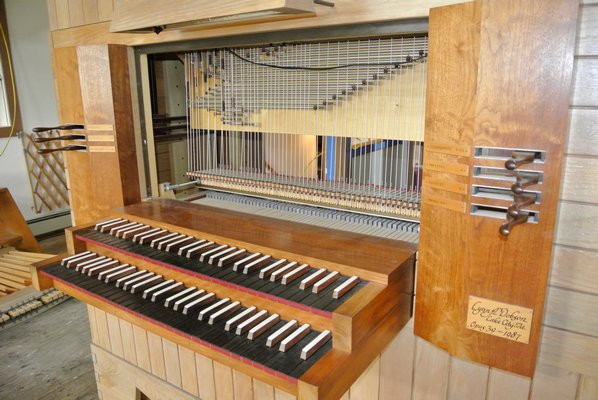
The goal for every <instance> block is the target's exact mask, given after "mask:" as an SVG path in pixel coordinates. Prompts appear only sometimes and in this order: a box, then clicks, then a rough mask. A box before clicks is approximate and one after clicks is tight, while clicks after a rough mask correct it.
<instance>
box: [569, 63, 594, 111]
mask: <svg viewBox="0 0 598 400" xmlns="http://www.w3.org/2000/svg"><path fill="white" fill-rule="evenodd" d="M571 105H572V106H594V107H596V106H598V59H596V58H579V59H577V60H576V63H575V70H574V78H573V91H572V94H571Z"/></svg>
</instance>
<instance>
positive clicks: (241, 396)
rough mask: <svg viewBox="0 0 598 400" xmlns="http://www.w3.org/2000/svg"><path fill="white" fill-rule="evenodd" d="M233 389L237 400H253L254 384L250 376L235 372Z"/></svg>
mask: <svg viewBox="0 0 598 400" xmlns="http://www.w3.org/2000/svg"><path fill="white" fill-rule="evenodd" d="M233 387H234V391H235V400H253V383H252V382H251V377H250V376H249V375H247V374H244V373H242V372H239V371H236V370H233ZM256 400H257V399H256Z"/></svg>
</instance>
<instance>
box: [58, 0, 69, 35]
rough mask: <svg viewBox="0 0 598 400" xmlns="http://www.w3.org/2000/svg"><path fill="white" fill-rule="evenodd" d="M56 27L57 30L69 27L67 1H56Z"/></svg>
mask: <svg viewBox="0 0 598 400" xmlns="http://www.w3.org/2000/svg"><path fill="white" fill-rule="evenodd" d="M56 25H57V27H58V29H65V28H70V27H71V17H70V13H69V0H56Z"/></svg>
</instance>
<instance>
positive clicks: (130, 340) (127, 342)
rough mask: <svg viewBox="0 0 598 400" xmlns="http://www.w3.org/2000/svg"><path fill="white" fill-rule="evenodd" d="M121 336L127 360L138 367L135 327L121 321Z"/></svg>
mask: <svg viewBox="0 0 598 400" xmlns="http://www.w3.org/2000/svg"><path fill="white" fill-rule="evenodd" d="M119 323H120V336H121V338H122V342H123V353H124V357H125V360H127V361H128V362H130V363H131V364H133V365H137V354H136V352H135V336H134V335H133V325H131V323H130V322H127V321H125V320H124V319H121V320H120V321H119Z"/></svg>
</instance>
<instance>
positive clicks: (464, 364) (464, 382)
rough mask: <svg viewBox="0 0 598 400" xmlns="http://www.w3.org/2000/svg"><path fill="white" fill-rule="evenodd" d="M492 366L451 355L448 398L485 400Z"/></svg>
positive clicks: (450, 399) (453, 399) (448, 399)
mask: <svg viewBox="0 0 598 400" xmlns="http://www.w3.org/2000/svg"><path fill="white" fill-rule="evenodd" d="M489 372H490V368H488V366H486V365H482V364H477V363H473V362H471V361H466V360H462V359H460V358H457V357H451V366H450V375H449V385H448V395H447V400H462V399H467V400H484V399H485V398H486V388H487V386H488V374H489Z"/></svg>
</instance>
